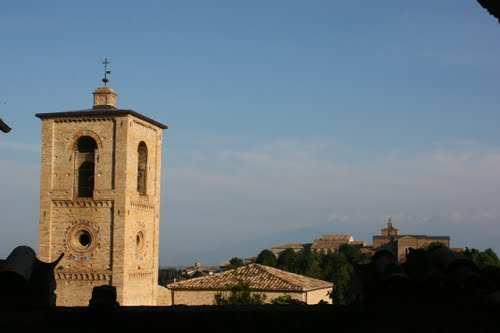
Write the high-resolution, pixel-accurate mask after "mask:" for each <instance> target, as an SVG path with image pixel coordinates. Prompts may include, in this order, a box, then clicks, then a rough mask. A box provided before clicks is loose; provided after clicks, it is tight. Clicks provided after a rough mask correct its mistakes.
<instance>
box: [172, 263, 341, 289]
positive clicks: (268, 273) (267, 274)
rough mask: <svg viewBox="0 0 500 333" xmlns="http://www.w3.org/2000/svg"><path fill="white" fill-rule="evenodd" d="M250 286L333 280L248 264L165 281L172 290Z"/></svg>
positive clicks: (318, 284)
mask: <svg viewBox="0 0 500 333" xmlns="http://www.w3.org/2000/svg"><path fill="white" fill-rule="evenodd" d="M241 282H243V283H247V284H248V285H249V287H250V289H252V290H261V291H282V292H303V291H310V290H316V289H324V288H331V287H333V283H331V282H327V281H323V280H318V279H313V278H310V277H307V276H303V275H299V274H294V273H290V272H286V271H282V270H280V269H277V268H273V267H269V266H264V265H259V264H250V265H246V266H242V267H238V268H236V269H232V270H229V271H225V272H222V273H216V274H213V275H211V276H202V277H199V278H194V279H190V280H184V281H179V282H174V283H171V284H169V285H167V288H169V289H173V290H227V289H230V288H232V287H234V286H236V285H238V284H239V283H241Z"/></svg>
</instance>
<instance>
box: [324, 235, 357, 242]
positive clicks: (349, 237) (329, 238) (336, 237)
mask: <svg viewBox="0 0 500 333" xmlns="http://www.w3.org/2000/svg"><path fill="white" fill-rule="evenodd" d="M325 240H326V241H345V242H351V241H353V240H354V239H353V237H352V235H350V234H327V235H322V236H320V237H319V238H316V239H315V240H314V241H325Z"/></svg>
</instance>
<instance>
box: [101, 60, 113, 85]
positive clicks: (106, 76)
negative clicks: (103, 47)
mask: <svg viewBox="0 0 500 333" xmlns="http://www.w3.org/2000/svg"><path fill="white" fill-rule="evenodd" d="M102 64H103V65H104V78H103V79H102V82H104V86H106V85H107V84H108V82H109V79H108V74H111V71H109V70H108V65H109V64H111V62H110V61H109V60H108V58H104V61H103V62H102Z"/></svg>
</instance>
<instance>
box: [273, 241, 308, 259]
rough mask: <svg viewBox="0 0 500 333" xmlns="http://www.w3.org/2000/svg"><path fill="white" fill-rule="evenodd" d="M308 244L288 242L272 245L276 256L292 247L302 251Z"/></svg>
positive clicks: (296, 250)
mask: <svg viewBox="0 0 500 333" xmlns="http://www.w3.org/2000/svg"><path fill="white" fill-rule="evenodd" d="M306 245H307V244H302V243H286V244H280V245H276V246H273V247H271V252H272V253H274V255H275V256H276V257H278V256H279V255H280V253H281V252H283V251H285V250H286V249H292V250H294V251H295V252H300V251H301V250H302V249H303V248H304V247H305V246H306Z"/></svg>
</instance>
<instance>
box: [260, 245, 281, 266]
mask: <svg viewBox="0 0 500 333" xmlns="http://www.w3.org/2000/svg"><path fill="white" fill-rule="evenodd" d="M255 262H256V263H257V264H261V265H266V266H271V267H276V264H277V260H276V256H275V255H274V253H273V252H271V251H270V250H268V249H265V250H262V251H261V252H260V253H259V255H258V256H257V259H256V260H255Z"/></svg>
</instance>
